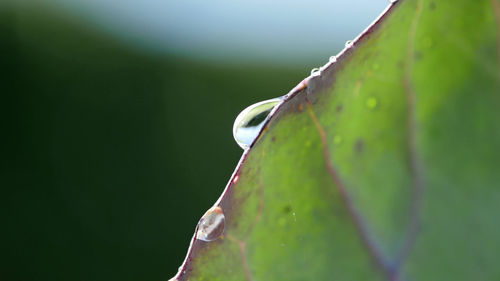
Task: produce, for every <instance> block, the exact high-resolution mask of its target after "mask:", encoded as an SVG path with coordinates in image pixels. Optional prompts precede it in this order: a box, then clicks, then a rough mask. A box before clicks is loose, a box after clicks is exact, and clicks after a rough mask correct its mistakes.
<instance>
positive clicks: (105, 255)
mask: <svg viewBox="0 0 500 281" xmlns="http://www.w3.org/2000/svg"><path fill="white" fill-rule="evenodd" d="M0 32H1V45H0V53H1V66H2V73H3V74H2V76H3V77H2V79H1V81H2V82H1V84H0V91H1V92H2V97H3V98H2V99H3V102H1V111H2V115H3V117H2V119H3V121H2V123H4V126H2V127H3V129H2V134H1V138H2V147H3V149H2V151H3V153H2V161H1V162H2V167H1V172H0V173H1V185H2V190H3V192H5V193H4V196H3V200H2V201H4V203H3V207H2V210H3V211H2V217H3V218H2V228H1V229H2V230H1V232H2V233H3V234H2V236H4V238H3V239H2V249H1V250H2V256H4V257H5V261H3V262H2V265H1V266H0V267H1V271H2V272H1V276H2V277H1V279H4V278H5V279H4V280H168V279H169V278H170V277H172V276H173V275H174V273H175V272H176V271H177V268H178V266H179V265H180V264H181V262H182V260H183V259H184V255H185V253H186V251H187V248H188V244H189V240H190V238H191V236H192V235H193V231H194V228H195V225H196V223H197V221H198V219H199V217H200V216H201V215H202V214H203V213H204V211H205V210H206V209H207V208H209V207H210V206H211V205H212V204H213V203H214V202H215V201H216V199H217V198H218V197H219V195H220V194H221V192H222V190H223V188H224V186H225V184H226V182H227V181H228V179H229V177H230V175H231V173H232V172H233V169H234V167H235V165H236V163H237V161H238V159H239V157H240V155H241V153H242V150H241V149H240V148H239V147H238V146H237V145H236V143H235V142H234V140H233V138H232V133H231V129H232V123H233V121H234V118H235V116H236V115H237V114H238V113H239V111H241V110H242V109H243V108H244V107H246V106H247V105H250V104H252V103H254V102H257V101H260V100H264V99H268V98H271V97H275V96H279V95H282V94H285V93H286V91H288V90H289V89H291V88H292V87H293V86H294V85H295V84H296V83H297V82H298V81H300V80H301V78H303V77H304V76H306V75H307V72H308V71H307V68H306V67H304V68H302V69H298V68H290V67H273V66H271V65H265V64H259V65H252V66H246V65H236V64H232V66H231V64H227V65H224V64H219V65H218V64H215V63H213V62H212V63H208V62H206V63H203V62H196V61H192V60H189V59H186V58H178V57H173V56H154V55H151V54H147V53H141V52H139V51H137V50H134V49H130V48H127V47H126V46H124V45H122V44H120V42H119V41H117V40H113V39H110V38H109V36H106V35H104V34H102V33H99V32H98V31H96V30H90V29H88V28H86V27H83V26H81V25H79V24H78V23H75V22H72V20H70V19H69V18H67V17H64V16H63V15H59V14H57V13H53V12H50V11H47V10H36V11H35V10H28V11H24V10H19V9H17V10H16V9H2V10H1V12H0Z"/></svg>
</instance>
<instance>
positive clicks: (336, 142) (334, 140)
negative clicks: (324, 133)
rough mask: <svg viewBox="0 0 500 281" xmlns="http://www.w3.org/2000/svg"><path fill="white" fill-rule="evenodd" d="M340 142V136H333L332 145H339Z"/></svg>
mask: <svg viewBox="0 0 500 281" xmlns="http://www.w3.org/2000/svg"><path fill="white" fill-rule="evenodd" d="M341 142H342V137H341V136H339V135H335V136H334V137H333V143H334V144H340V143H341Z"/></svg>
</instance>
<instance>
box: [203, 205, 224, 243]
mask: <svg viewBox="0 0 500 281" xmlns="http://www.w3.org/2000/svg"><path fill="white" fill-rule="evenodd" d="M225 220H226V218H225V217H224V213H223V212H222V209H221V208H220V207H212V208H210V209H209V210H208V211H207V212H206V213H205V214H204V215H203V217H201V219H200V222H199V223H198V231H197V232H196V239H198V240H203V241H206V242H209V241H214V240H216V239H218V238H219V237H220V236H221V235H222V233H223V232H224V222H225Z"/></svg>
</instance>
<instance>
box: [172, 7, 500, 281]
mask: <svg viewBox="0 0 500 281" xmlns="http://www.w3.org/2000/svg"><path fill="white" fill-rule="evenodd" d="M499 35H500V4H499V2H497V0H482V1H463V0H441V1H437V0H401V1H399V2H397V3H394V4H391V5H390V7H389V8H388V10H387V11H386V12H384V13H383V14H382V16H381V17H380V18H379V19H378V20H377V21H376V22H375V23H374V24H373V25H372V26H370V27H369V28H368V29H367V30H366V31H365V32H363V33H362V34H361V35H360V36H359V37H358V38H357V39H356V40H354V42H353V44H352V45H348V46H347V47H346V48H345V49H344V50H343V51H342V52H341V54H340V55H339V56H338V58H337V61H336V62H334V63H329V64H327V65H326V66H325V67H323V68H322V71H321V75H312V76H310V77H308V78H306V79H305V80H304V81H303V82H301V83H300V84H299V85H298V86H297V87H296V88H294V89H293V90H292V91H291V92H290V93H289V94H288V95H287V96H286V97H285V101H284V102H282V103H281V104H280V105H279V107H278V108H277V109H276V110H275V112H274V113H273V114H272V115H271V116H270V117H268V124H267V126H266V127H265V128H264V129H263V130H262V132H261V135H260V137H259V138H258V139H257V140H256V141H255V142H254V144H253V146H252V147H251V149H250V150H249V151H247V152H246V153H245V154H244V155H243V157H242V160H241V163H240V164H239V165H238V167H237V169H236V171H235V173H234V175H233V177H232V178H231V181H230V182H229V184H228V186H227V187H226V190H225V191H224V193H223V194H222V196H221V198H220V199H219V200H218V201H217V203H216V205H217V206H220V207H221V208H222V211H223V213H224V214H225V230H224V233H223V235H222V237H220V238H219V239H217V240H215V241H211V242H205V241H201V240H196V239H195V238H193V241H192V244H191V247H190V250H189V252H188V256H187V258H186V260H185V262H184V264H183V265H182V266H181V268H180V270H179V273H178V274H177V275H176V277H174V278H173V279H174V280H210V281H213V280H224V281H229V280H288V281H289V280H498V279H499V278H500V267H498V266H497V263H498V260H499V258H500V254H499V253H500V241H499V240H498V237H500V224H499V223H498V219H499V217H498V214H499V213H500V188H499V187H500V184H499V182H500V172H499V171H498V167H499V164H500V149H498V148H499V147H500V64H499V61H500V56H499V54H500V53H499V52H500V45H499V44H500V41H499V40H500V39H499V38H500V36H499Z"/></svg>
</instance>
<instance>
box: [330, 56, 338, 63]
mask: <svg viewBox="0 0 500 281" xmlns="http://www.w3.org/2000/svg"><path fill="white" fill-rule="evenodd" d="M328 61H329V62H331V63H334V62H336V61H337V56H331V57H330V58H329V59H328Z"/></svg>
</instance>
